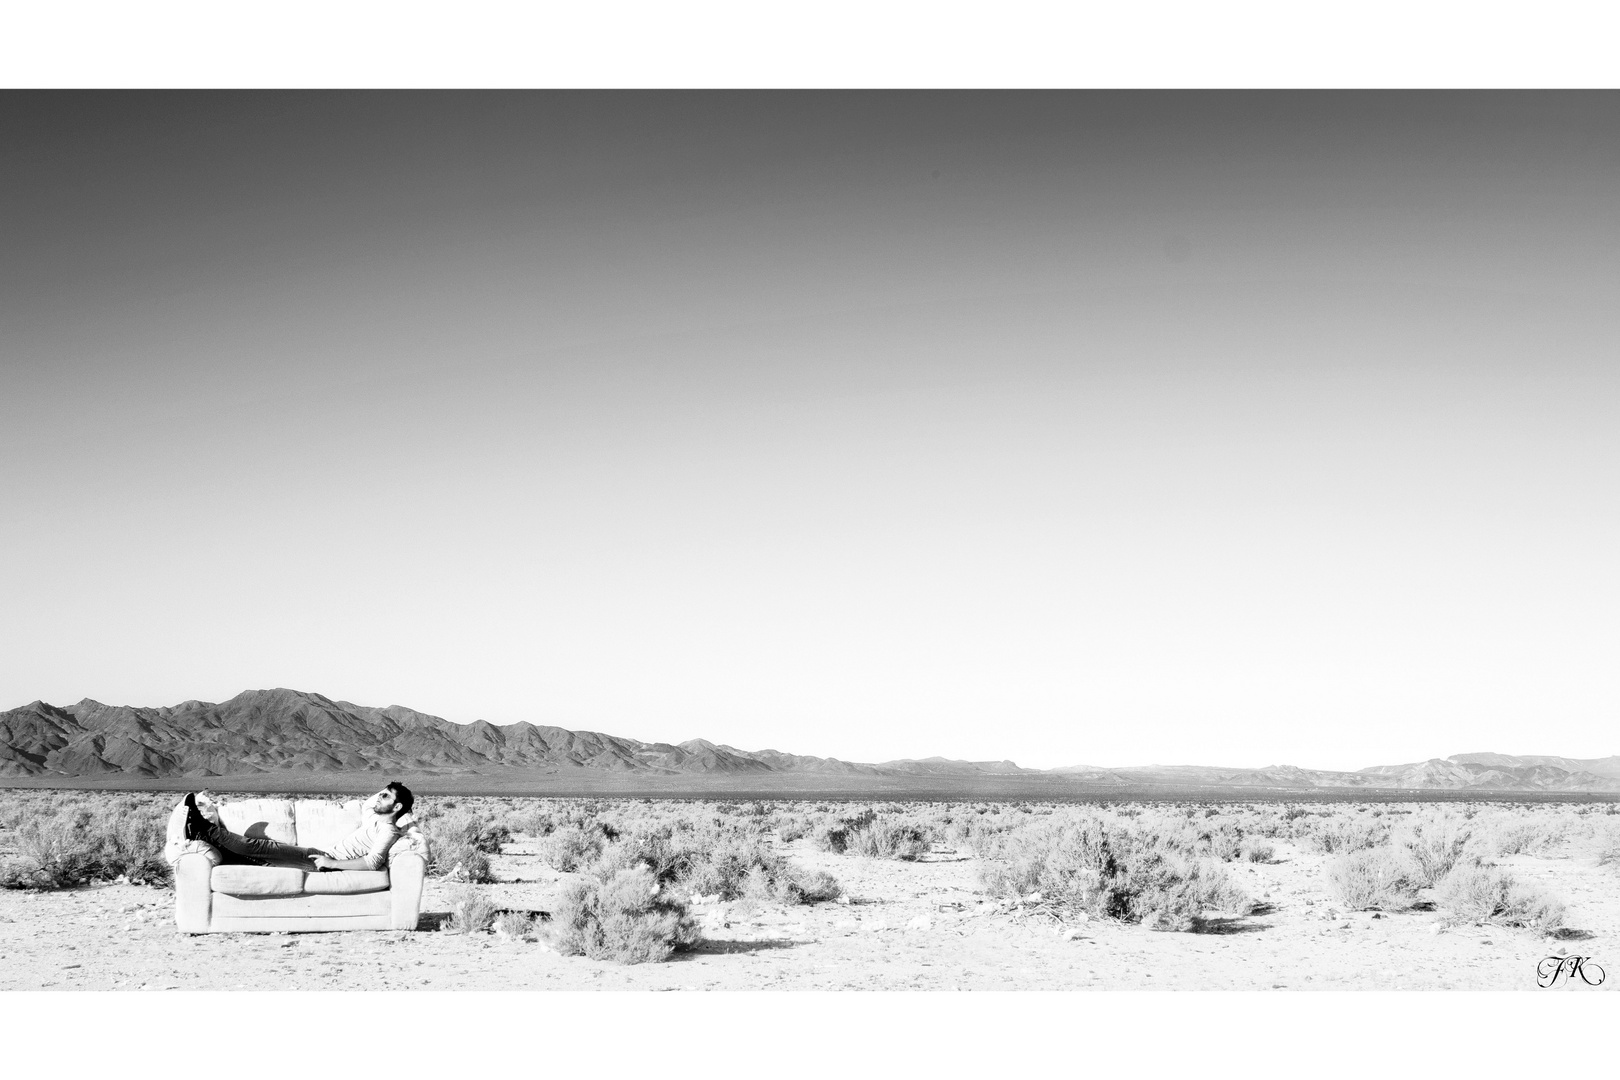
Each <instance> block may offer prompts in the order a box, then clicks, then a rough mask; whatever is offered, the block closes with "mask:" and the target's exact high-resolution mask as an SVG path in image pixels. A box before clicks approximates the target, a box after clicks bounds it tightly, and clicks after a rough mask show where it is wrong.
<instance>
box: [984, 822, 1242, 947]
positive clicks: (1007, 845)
mask: <svg viewBox="0 0 1620 1080" xmlns="http://www.w3.org/2000/svg"><path fill="white" fill-rule="evenodd" d="M980 875H981V879H982V880H983V883H984V885H985V887H986V888H987V889H988V890H989V891H990V892H991V893H992V894H994V895H998V896H1027V895H1029V894H1031V893H1039V894H1041V897H1042V899H1043V900H1044V901H1045V902H1047V903H1050V904H1053V905H1055V906H1058V907H1067V908H1070V909H1073V910H1079V911H1085V912H1087V913H1089V914H1092V915H1097V916H1102V917H1106V918H1113V919H1121V920H1126V921H1130V922H1138V923H1142V924H1144V925H1147V926H1149V927H1151V928H1153V929H1156V930H1192V929H1195V928H1196V927H1197V926H1198V924H1199V923H1200V922H1201V921H1202V920H1203V918H1204V913H1205V912H1206V911H1209V910H1216V911H1220V912H1222V913H1223V914H1231V915H1241V914H1247V913H1248V912H1249V911H1250V910H1252V907H1253V903H1252V901H1251V900H1250V899H1249V897H1248V896H1247V895H1246V894H1245V893H1244V892H1243V891H1242V890H1241V889H1239V888H1238V887H1237V886H1236V885H1234V884H1233V883H1232V881H1231V879H1230V878H1229V877H1228V876H1227V874H1226V872H1225V871H1224V870H1222V869H1221V868H1220V866H1218V865H1217V864H1214V863H1211V862H1209V861H1208V860H1205V859H1202V858H1197V857H1189V856H1187V855H1185V854H1183V853H1182V852H1180V851H1177V850H1175V849H1174V848H1172V847H1170V846H1169V845H1167V844H1165V843H1164V842H1163V841H1162V838H1161V837H1160V836H1159V834H1158V833H1157V832H1156V831H1155V830H1154V828H1153V826H1152V825H1151V824H1150V825H1147V826H1141V825H1136V824H1131V825H1120V824H1110V823H1107V822H1104V821H1103V820H1102V819H1100V818H1097V817H1086V818H1081V819H1079V820H1057V821H1050V822H1046V823H1042V824H1040V825H1035V826H1031V827H1028V828H1026V829H1023V830H1020V831H1018V832H1016V833H1013V834H1012V835H1010V836H1009V837H1008V838H1007V839H1006V840H1005V841H1004V842H1003V843H1002V844H1001V845H1000V846H999V848H998V850H997V852H996V854H995V857H994V858H993V859H992V860H990V861H988V862H987V863H986V864H985V866H984V867H983V868H981V871H980Z"/></svg>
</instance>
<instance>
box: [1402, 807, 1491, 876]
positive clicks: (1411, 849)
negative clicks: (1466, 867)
mask: <svg viewBox="0 0 1620 1080" xmlns="http://www.w3.org/2000/svg"><path fill="white" fill-rule="evenodd" d="M1472 836H1473V832H1472V830H1470V829H1469V828H1468V827H1467V826H1466V825H1464V824H1463V823H1462V822H1461V821H1459V820H1458V819H1456V818H1454V817H1451V816H1449V815H1448V816H1437V817H1434V818H1427V819H1425V818H1419V819H1417V820H1415V821H1412V822H1411V823H1409V824H1408V825H1406V826H1404V827H1403V828H1402V829H1401V830H1400V831H1399V832H1397V833H1396V834H1395V838H1394V839H1395V846H1396V847H1397V848H1398V849H1399V850H1400V851H1401V852H1402V854H1403V855H1404V856H1405V859H1406V862H1407V864H1408V867H1409V869H1410V876H1411V879H1412V882H1413V884H1415V885H1416V886H1417V887H1419V888H1424V889H1428V888H1433V887H1434V886H1435V885H1437V884H1439V883H1440V880H1441V879H1442V878H1444V877H1445V876H1446V875H1447V874H1449V873H1451V870H1452V868H1453V867H1454V866H1456V865H1457V864H1458V862H1460V861H1461V860H1462V858H1463V852H1464V851H1465V850H1466V849H1467V847H1468V842H1469V840H1470V839H1471V837H1472Z"/></svg>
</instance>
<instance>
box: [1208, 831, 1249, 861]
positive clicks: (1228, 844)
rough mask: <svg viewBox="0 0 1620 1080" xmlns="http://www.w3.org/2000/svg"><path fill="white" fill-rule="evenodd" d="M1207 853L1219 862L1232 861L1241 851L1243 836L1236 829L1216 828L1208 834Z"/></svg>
mask: <svg viewBox="0 0 1620 1080" xmlns="http://www.w3.org/2000/svg"><path fill="white" fill-rule="evenodd" d="M1209 853H1210V854H1211V855H1212V856H1214V857H1215V858H1217V859H1219V860H1221V862H1232V861H1234V860H1235V859H1237V857H1238V856H1239V855H1241V854H1242V853H1243V838H1242V836H1241V835H1240V834H1239V833H1238V831H1237V830H1236V829H1231V828H1226V829H1217V830H1215V831H1214V832H1213V833H1211V834H1210V837H1209Z"/></svg>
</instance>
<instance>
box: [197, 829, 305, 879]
mask: <svg viewBox="0 0 1620 1080" xmlns="http://www.w3.org/2000/svg"><path fill="white" fill-rule="evenodd" d="M198 816H199V817H201V815H198ZM192 835H193V836H195V837H196V838H197V839H198V840H202V841H205V842H207V843H210V844H212V845H214V846H215V847H217V848H218V849H219V850H220V851H221V852H223V853H224V855H225V858H224V859H223V860H222V861H224V862H227V863H251V864H254V865H257V866H286V867H291V868H292V869H295V870H308V871H311V872H313V871H314V870H315V864H314V863H312V862H310V856H311V855H323V854H325V852H323V851H321V850H320V849H319V848H307V847H299V846H298V845H296V844H283V843H281V842H280V841H279V840H264V839H260V838H258V837H255V836H239V835H237V834H236V833H233V832H231V830H229V829H227V828H225V826H223V825H216V824H214V823H213V822H212V821H209V820H208V819H207V818H202V820H201V821H200V822H198V821H195V820H193V822H192Z"/></svg>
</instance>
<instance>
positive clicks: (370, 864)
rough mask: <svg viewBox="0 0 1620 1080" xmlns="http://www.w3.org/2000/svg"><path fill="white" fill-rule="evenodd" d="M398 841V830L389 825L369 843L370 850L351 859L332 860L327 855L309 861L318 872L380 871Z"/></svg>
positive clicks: (317, 856)
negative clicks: (390, 850) (391, 848)
mask: <svg viewBox="0 0 1620 1080" xmlns="http://www.w3.org/2000/svg"><path fill="white" fill-rule="evenodd" d="M397 839H399V829H397V828H395V827H394V826H392V825H390V826H388V827H387V828H386V829H381V830H379V831H378V833H377V837H376V839H374V840H373V841H372V842H371V850H370V851H368V852H366V853H365V854H364V855H361V856H359V857H357V858H353V859H334V858H331V857H330V856H327V855H316V856H315V857H314V858H312V859H311V860H310V861H311V862H313V863H314V864H315V868H316V869H318V870H381V869H382V868H383V867H384V866H387V865H388V849H389V848H390V847H393V845H394V841H395V840H397Z"/></svg>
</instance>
